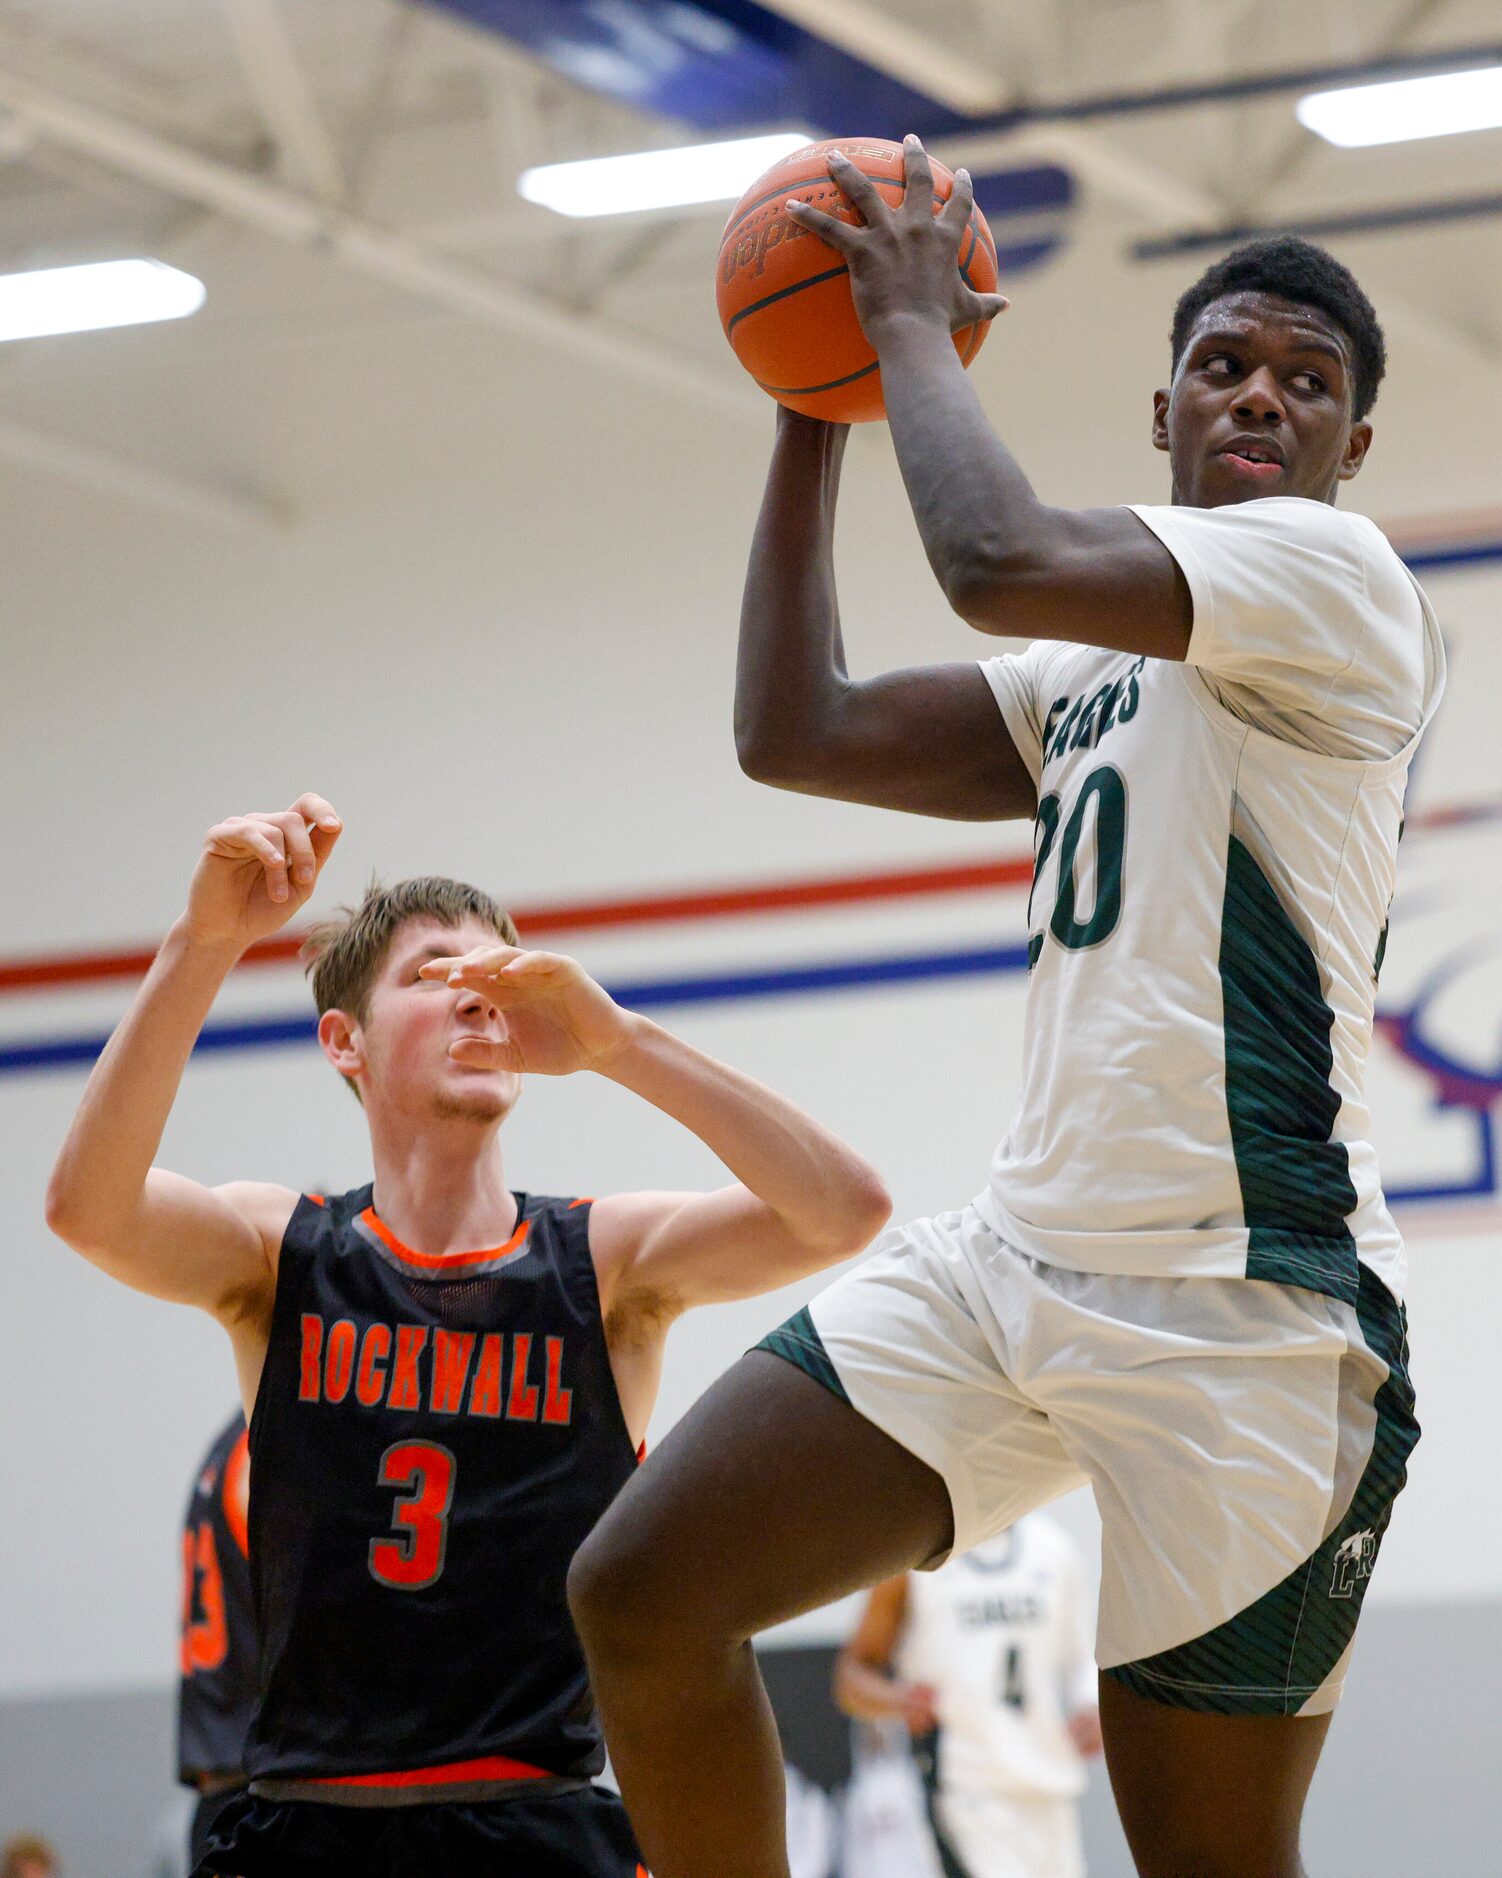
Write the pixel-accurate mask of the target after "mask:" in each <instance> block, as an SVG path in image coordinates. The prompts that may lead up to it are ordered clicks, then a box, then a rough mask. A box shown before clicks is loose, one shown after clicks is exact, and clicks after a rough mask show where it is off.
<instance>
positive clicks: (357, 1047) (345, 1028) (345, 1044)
mask: <svg viewBox="0 0 1502 1878" xmlns="http://www.w3.org/2000/svg"><path fill="white" fill-rule="evenodd" d="M318 1041H319V1043H320V1044H321V1045H322V1047H323V1053H324V1055H325V1056H326V1057H327V1058H328V1060H329V1061H330V1062H331V1063H332V1064H333V1066H334V1068H335V1069H337V1070H338V1072H339V1074H340V1075H341V1076H345V1077H349V1078H353V1077H354V1076H355V1075H356V1074H357V1073H358V1072H359V1071H360V1070H362V1069H364V1067H365V1050H364V1045H363V1040H362V1038H361V1035H360V1026H359V1025H358V1024H357V1023H356V1022H355V1021H354V1019H353V1018H352V1017H351V1016H350V1015H349V1013H348V1012H347V1011H325V1012H324V1014H323V1016H322V1017H320V1018H319V1020H318Z"/></svg>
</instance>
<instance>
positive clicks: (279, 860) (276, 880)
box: [209, 815, 287, 900]
mask: <svg viewBox="0 0 1502 1878" xmlns="http://www.w3.org/2000/svg"><path fill="white" fill-rule="evenodd" d="M209 845H210V847H211V848H212V849H213V851H214V853H215V854H218V855H220V856H222V857H223V858H224V859H225V860H232V861H244V860H255V861H259V862H260V864H261V870H262V872H263V874H264V875H265V878H266V892H267V893H268V895H269V896H270V897H271V898H272V899H273V900H285V899H286V897H287V850H286V846H285V844H284V843H283V840H282V831H281V830H280V829H279V828H278V827H277V826H276V824H275V822H273V821H272V820H271V819H270V818H269V817H268V816H264V815H237V816H235V817H234V818H233V819H232V820H230V821H227V822H221V823H220V824H219V826H218V827H217V828H215V829H212V830H211V831H210V835H209Z"/></svg>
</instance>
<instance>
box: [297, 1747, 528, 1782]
mask: <svg viewBox="0 0 1502 1878" xmlns="http://www.w3.org/2000/svg"><path fill="white" fill-rule="evenodd" d="M553 1778H554V1776H553V1775H552V1774H550V1773H549V1772H548V1770H547V1769H546V1768H545V1767H533V1766H531V1765H530V1763H529V1762H527V1761H513V1760H512V1759H511V1758H510V1757H509V1756H508V1755H505V1754H491V1755H488V1756H486V1757H485V1759H483V1760H478V1761H449V1762H447V1763H446V1764H445V1765H444V1766H442V1767H405V1768H403V1769H402V1770H401V1772H400V1773H395V1774H333V1775H330V1776H328V1777H320V1776H317V1775H315V1776H314V1778H313V1779H312V1780H311V1781H310V1782H309V1785H310V1786H319V1787H447V1786H453V1785H456V1784H457V1783H459V1782H461V1781H470V1780H552V1779H553Z"/></svg>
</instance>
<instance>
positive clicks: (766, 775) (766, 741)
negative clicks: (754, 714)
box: [735, 718, 817, 792]
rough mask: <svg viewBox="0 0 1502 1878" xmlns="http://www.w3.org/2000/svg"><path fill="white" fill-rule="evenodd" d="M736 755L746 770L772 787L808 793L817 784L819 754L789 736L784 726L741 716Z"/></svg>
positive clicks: (742, 769) (746, 772) (753, 777)
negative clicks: (750, 720) (754, 720)
mask: <svg viewBox="0 0 1502 1878" xmlns="http://www.w3.org/2000/svg"><path fill="white" fill-rule="evenodd" d="M735 754H736V760H737V761H738V762H739V764H740V766H741V771H742V773H743V774H744V775H746V776H749V777H750V779H751V780H752V782H759V783H765V784H766V785H767V786H768V788H771V789H793V790H797V791H800V792H806V791H808V790H809V789H810V788H811V787H812V786H813V785H814V783H815V780H816V772H817V761H816V753H815V752H814V751H813V750H812V749H810V748H809V747H808V746H807V745H806V744H801V743H800V742H799V741H798V740H797V739H795V738H793V737H791V736H789V735H788V733H787V730H786V728H785V727H784V726H777V725H770V724H762V723H748V722H746V721H744V720H742V719H739V718H738V719H737V720H736V726H735Z"/></svg>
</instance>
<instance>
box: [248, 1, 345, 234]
mask: <svg viewBox="0 0 1502 1878" xmlns="http://www.w3.org/2000/svg"><path fill="white" fill-rule="evenodd" d="M220 7H221V10H222V11H223V14H224V18H225V22H226V24H227V25H228V27H229V30H230V36H231V37H232V38H233V40H234V42H235V51H236V53H237V55H238V57H239V60H240V66H241V69H242V70H243V72H244V74H245V79H246V83H247V84H248V85H249V86H250V95H251V97H252V98H253V99H254V100H255V105H256V109H257V110H258V111H259V112H260V114H261V117H262V120H263V121H264V123H265V125H266V128H267V129H268V130H269V131H270V132H271V136H272V139H273V141H274V142H275V144H276V149H277V155H278V156H279V157H280V159H281V161H282V164H283V166H284V168H285V169H286V171H287V172H288V173H289V174H290V175H291V177H292V179H293V180H294V181H295V182H297V183H299V184H301V186H302V187H303V188H304V189H308V190H311V192H312V193H313V194H314V195H315V196H317V197H318V198H319V200H320V201H322V202H340V201H342V200H343V198H344V176H343V174H342V172H341V169H340V165H339V156H338V152H337V151H336V150H335V148H334V140H333V138H332V137H331V136H330V135H329V133H328V130H327V128H326V127H325V125H324V122H323V117H322V115H321V114H320V112H319V109H318V103H317V100H316V99H315V98H314V96H313V88H312V86H311V85H309V83H308V79H307V74H306V73H305V72H304V71H303V68H302V63H301V61H300V60H299V59H298V56H297V48H296V47H295V46H294V45H293V43H292V35H291V34H290V33H289V32H288V30H287V22H286V20H285V18H284V17H283V16H282V12H281V9H280V8H279V7H278V5H277V3H276V0H220Z"/></svg>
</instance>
